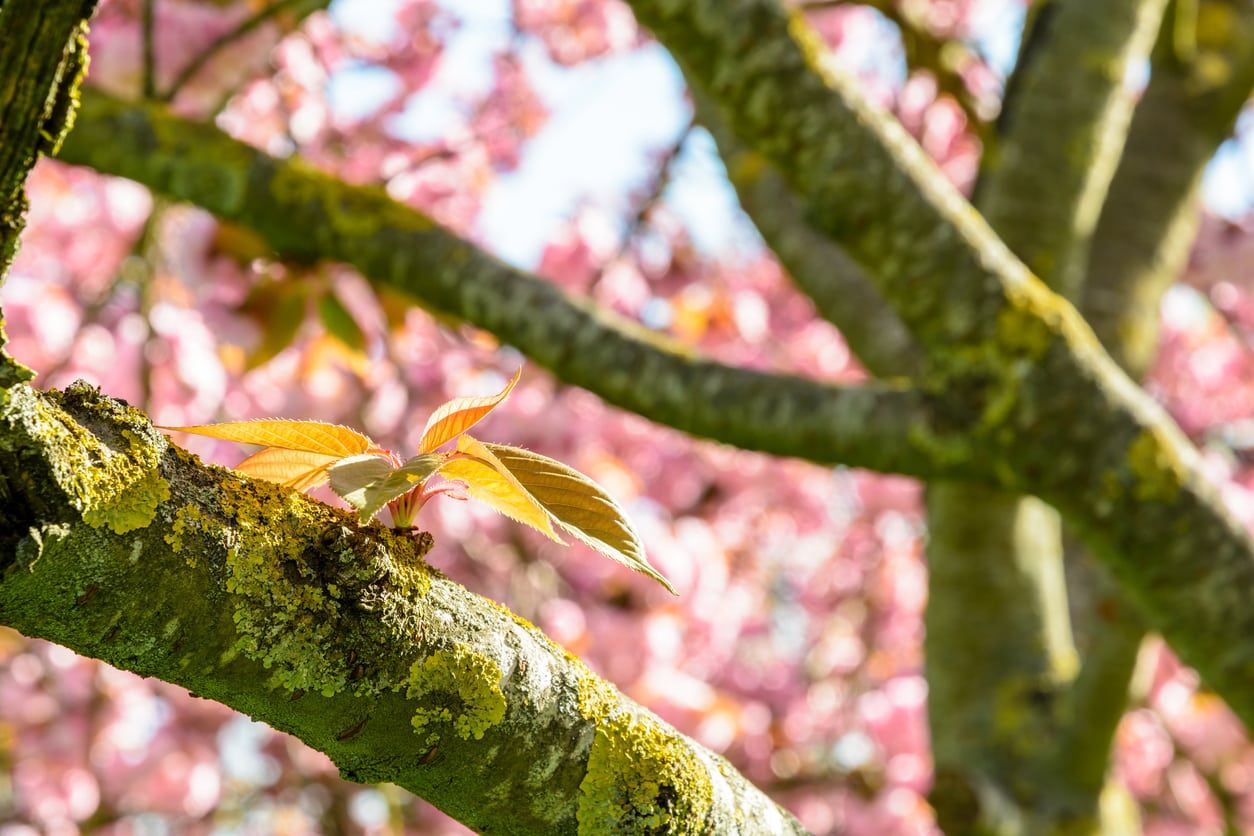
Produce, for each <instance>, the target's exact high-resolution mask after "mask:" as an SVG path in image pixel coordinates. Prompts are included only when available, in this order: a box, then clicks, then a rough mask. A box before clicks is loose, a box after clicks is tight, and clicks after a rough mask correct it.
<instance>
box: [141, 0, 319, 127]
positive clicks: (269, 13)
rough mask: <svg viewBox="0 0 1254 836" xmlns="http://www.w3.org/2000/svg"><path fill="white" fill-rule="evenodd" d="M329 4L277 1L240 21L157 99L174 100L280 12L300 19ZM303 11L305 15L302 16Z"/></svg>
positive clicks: (290, 0) (212, 44) (182, 72)
mask: <svg viewBox="0 0 1254 836" xmlns="http://www.w3.org/2000/svg"><path fill="white" fill-rule="evenodd" d="M328 2H329V0H276V2H274V3H271V4H270V5H269V6H266V7H265V8H264V9H262V10H261V11H259V12H256V13H254V14H253V15H251V16H250V17H247V18H245V19H244V20H242V21H240V23H239V25H238V26H236V27H235V28H234V29H232V30H230V31H229V32H224V33H223V34H222V35H220V36H218V37H217V38H215V39H214V41H213V42H212V43H210V44H209V46H207V47H205V49H204V50H203V51H201V53H200V54H199V55H197V56H196V57H195V58H193V59H192V60H191V62H190V63H189V64H188V65H187V66H185V67H184V68H183V69H182V70H180V71H179V74H178V75H177V76H176V77H175V79H174V81H173V82H171V83H170V86H169V87H168V88H167V89H166V91H165V92H164V93H162V94H161V95H160V97H159V98H160V100H161V101H163V102H170V101H173V100H174V97H175V96H177V95H178V94H179V92H180V91H181V90H182V89H183V88H184V87H185V86H186V85H187V83H188V82H189V81H191V80H192V79H193V78H194V77H195V76H196V74H197V73H199V72H200V71H201V70H202V69H204V68H205V65H206V64H208V63H209V61H210V60H212V59H213V57H214V56H215V55H217V54H218V53H219V52H221V51H222V50H223V49H225V48H226V47H228V46H230V45H231V44H233V43H235V42H236V41H238V40H240V39H241V38H243V37H244V36H246V35H248V34H249V33H251V32H253V31H254V30H256V29H257V28H259V27H260V26H262V25H263V24H265V23H266V22H267V21H269V20H270V19H272V18H274V17H275V16H276V15H278V14H279V13H280V12H282V11H286V10H288V9H291V10H293V11H296V12H297V14H298V15H300V16H301V17H303V16H304V15H307V14H312V13H313V12H315V11H317V10H318V9H321V8H325V7H326V6H327V4H328ZM302 12H303V13H304V14H301V13H302Z"/></svg>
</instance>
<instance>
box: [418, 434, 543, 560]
mask: <svg viewBox="0 0 1254 836" xmlns="http://www.w3.org/2000/svg"><path fill="white" fill-rule="evenodd" d="M457 450H458V452H461V453H466V454H468V455H470V456H473V457H474V458H458V459H452V460H450V461H447V462H445V463H444V464H442V465H441V466H440V470H439V474H440V475H441V476H443V477H445V478H446V479H457V480H459V481H461V482H465V483H466V494H467V496H469V497H470V498H471V499H477V500H479V501H480V502H482V503H484V504H486V505H490V506H491V507H492V508H493V509H494V510H496V511H499V512H500V513H502V514H504V515H505V516H507V517H509V518H510V519H511V520H514V521H516V522H520V523H523V524H524V525H529V526H531V527H532V528H534V529H536V530H537V531H539V532H540V533H542V534H544V535H545V536H546V537H548V538H550V539H551V540H554V541H556V542H558V543H561V542H562V538H561V537H558V536H557V532H556V531H554V530H553V522H552V521H551V520H550V519H549V514H548V512H547V511H545V510H544V507H543V506H542V505H540V503H539V502H537V501H536V498H535V497H533V496H532V495H531V494H530V493H528V492H527V489H526V488H524V487H523V486H522V483H521V482H519V481H518V480H517V479H515V478H514V475H513V474H512V473H510V471H509V468H507V467H505V465H503V464H501V462H500V461H499V460H498V459H497V457H496V456H495V455H494V454H493V453H492V451H491V450H489V449H488V448H487V447H486V446H485V445H483V444H482V443H480V442H478V441H476V440H475V439H473V438H471V437H470V436H468V435H463V436H462V437H461V438H459V439H458V440H457Z"/></svg>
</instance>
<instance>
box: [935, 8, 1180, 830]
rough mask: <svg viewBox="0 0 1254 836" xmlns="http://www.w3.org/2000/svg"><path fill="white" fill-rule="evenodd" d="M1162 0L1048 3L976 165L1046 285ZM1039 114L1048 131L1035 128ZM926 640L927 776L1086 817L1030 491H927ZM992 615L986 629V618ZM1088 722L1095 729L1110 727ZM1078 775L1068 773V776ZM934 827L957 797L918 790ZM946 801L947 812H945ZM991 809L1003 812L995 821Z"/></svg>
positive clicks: (1049, 577) (1096, 183)
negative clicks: (1032, 49)
mask: <svg viewBox="0 0 1254 836" xmlns="http://www.w3.org/2000/svg"><path fill="white" fill-rule="evenodd" d="M1164 5H1165V0H1059V2H1058V4H1057V6H1056V8H1055V11H1054V14H1053V16H1052V18H1051V20H1050V25H1049V28H1048V33H1047V36H1046V37H1044V38H1041V39H1040V40H1039V41H1038V46H1037V48H1036V49H1037V52H1036V57H1035V59H1034V60H1032V61H1030V62H1028V63H1027V64H1026V65H1024V66H1022V67H1020V68H1019V69H1018V70H1017V71H1016V78H1015V80H1014V86H1015V89H1016V91H1017V94H1016V96H1015V97H1014V98H1013V99H1012V100H1010V101H1009V102H1008V103H1007V107H1008V108H1009V112H1008V113H1007V114H1006V117H1007V118H1006V119H1004V120H1003V122H1002V124H1003V125H1004V126H1005V127H1004V132H1003V134H1002V135H1001V136H1000V137H999V138H998V141H997V142H996V144H995V145H994V151H993V152H992V153H991V154H990V157H991V159H990V160H987V161H986V162H985V165H984V167H983V170H982V172H981V179H980V185H979V188H978V198H977V206H978V207H979V209H980V210H981V211H982V212H983V214H984V217H985V219H986V220H987V221H988V222H989V224H991V225H992V227H993V229H994V230H995V231H996V232H997V234H998V235H1000V236H1001V238H1002V240H1003V241H1004V242H1005V243H1006V245H1007V246H1009V247H1010V249H1011V250H1013V251H1014V252H1015V254H1016V255H1017V256H1019V257H1020V258H1021V259H1023V261H1024V262H1025V263H1026V264H1027V265H1028V266H1029V267H1030V268H1032V269H1033V271H1034V272H1035V273H1036V275H1037V276H1039V277H1040V278H1041V279H1042V281H1044V282H1045V283H1046V284H1048V285H1049V286H1050V287H1051V288H1053V289H1054V290H1056V291H1057V292H1059V293H1061V294H1063V295H1065V296H1068V297H1074V296H1075V294H1076V292H1077V291H1078V289H1079V282H1080V279H1081V278H1082V277H1083V275H1084V269H1083V268H1084V266H1085V262H1086V260H1087V254H1088V252H1089V245H1090V242H1091V240H1092V235H1093V229H1094V227H1095V226H1096V225H1097V219H1098V213H1099V211H1100V209H1101V206H1102V202H1103V200H1104V198H1105V196H1106V193H1107V189H1108V187H1109V185H1110V181H1111V178H1112V177H1113V176H1114V173H1115V168H1116V165H1117V163H1118V160H1119V152H1120V149H1121V148H1122V147H1123V144H1124V138H1125V136H1126V132H1127V127H1128V122H1129V119H1130V117H1131V114H1132V104H1133V91H1132V90H1131V89H1128V88H1127V87H1126V86H1125V84H1124V79H1125V78H1126V76H1127V73H1128V69H1129V67H1130V66H1132V65H1133V64H1134V63H1135V62H1137V61H1140V60H1144V59H1145V58H1146V57H1147V56H1148V54H1149V51H1150V47H1151V46H1152V44H1153V42H1154V35H1155V32H1156V31H1157V28H1158V24H1159V23H1160V21H1161V18H1162V11H1163V7H1164ZM1045 126H1048V129H1044V128H1045ZM927 511H928V529H929V532H930V533H931V536H930V537H929V540H928V547H927V553H928V566H929V572H930V582H929V587H928V611H927V643H926V656H927V659H928V684H929V692H928V693H929V699H928V713H929V716H930V717H931V718H932V721H933V723H932V725H933V729H934V731H933V735H932V745H933V755H934V758H935V762H936V769H937V771H938V773H949V774H952V781H942V782H938V784H937V786H938V787H946V786H949V785H950V784H961V783H966V784H968V785H970V786H973V787H985V788H986V790H985V793H986V794H987V795H994V796H996V801H995V802H994V803H984V804H981V805H980V809H979V810H978V814H979V816H980V817H981V819H982V820H983V821H982V822H981V824H980V825H979V826H982V827H987V828H988V829H990V830H996V829H1000V828H1002V827H1005V826H1006V825H1007V822H1006V821H1004V819H1005V818H1006V816H1007V811H1009V815H1010V817H1012V818H1013V819H1015V820H1019V821H1024V822H1030V823H1031V824H1030V825H1028V829H1029V830H1031V831H1032V832H1040V833H1046V832H1056V831H1065V830H1070V829H1078V828H1080V827H1081V826H1082V825H1085V826H1088V827H1096V819H1097V814H1098V797H1099V794H1100V793H1101V790H1102V783H1103V782H1102V780H1101V778H1102V772H1100V771H1099V772H1098V780H1097V782H1096V783H1095V784H1093V785H1092V786H1091V787H1088V788H1087V789H1088V790H1089V792H1087V793H1081V792H1076V791H1074V787H1075V786H1076V785H1073V784H1067V786H1066V790H1067V792H1066V793H1065V795H1066V796H1067V797H1066V799H1065V802H1062V801H1060V800H1059V797H1060V796H1061V795H1063V794H1064V793H1062V792H1059V791H1056V790H1057V787H1058V785H1059V784H1061V783H1064V782H1065V779H1064V778H1063V777H1062V776H1063V774H1065V771H1064V773H1061V774H1060V773H1059V771H1058V769H1057V763H1056V762H1055V759H1054V758H1053V756H1052V748H1053V747H1052V742H1053V741H1054V740H1056V739H1057V738H1058V737H1059V735H1060V734H1061V733H1063V732H1064V731H1067V732H1070V731H1076V732H1078V733H1081V734H1082V733H1083V732H1080V731H1079V729H1075V728H1073V727H1075V726H1079V727H1080V729H1083V728H1084V727H1085V724H1086V721H1087V719H1088V718H1084V717H1070V718H1062V717H1059V716H1057V711H1058V709H1057V706H1058V703H1059V701H1060V699H1065V697H1066V695H1067V693H1068V692H1069V690H1070V686H1071V681H1072V678H1073V677H1074V676H1075V673H1076V671H1077V669H1078V659H1077V655H1076V651H1075V647H1074V643H1073V640H1072V636H1071V625H1070V614H1069V612H1068V607H1067V595H1066V584H1065V580H1064V572H1063V547H1062V531H1061V520H1060V518H1059V515H1058V513H1057V512H1056V511H1054V510H1053V509H1052V508H1049V507H1048V506H1046V505H1045V504H1044V503H1042V502H1041V501H1040V500H1039V499H1036V498H1034V497H1021V496H1014V495H1011V494H1003V493H997V492H993V491H988V490H983V489H980V488H976V487H971V486H966V485H953V484H934V485H932V486H930V488H929V490H928V493H927ZM992 625H996V629H990V626H992ZM1113 731H1114V729H1113V728H1112V727H1108V726H1102V727H1100V728H1097V729H1094V734H1097V735H1102V734H1104V735H1105V736H1106V740H1107V741H1109V740H1110V735H1111V734H1112V733H1113ZM1077 785H1078V782H1077ZM932 802H933V805H934V806H935V807H936V809H937V818H938V821H939V822H940V824H941V826H942V828H943V829H945V830H946V831H948V832H960V831H968V830H971V829H973V828H975V827H976V826H977V824H976V822H974V821H969V820H962V816H963V815H964V814H965V813H966V811H967V810H969V809H970V805H968V804H965V803H963V804H958V805H951V804H950V803H949V799H948V798H946V797H945V796H943V795H940V794H938V795H936V796H935V797H933V799H932ZM954 808H956V809H954ZM999 819H1000V820H1001V821H999Z"/></svg>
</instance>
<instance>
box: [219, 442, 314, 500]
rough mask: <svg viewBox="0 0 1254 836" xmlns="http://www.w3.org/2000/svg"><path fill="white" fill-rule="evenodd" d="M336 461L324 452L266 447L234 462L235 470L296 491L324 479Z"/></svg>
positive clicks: (305, 489)
mask: <svg viewBox="0 0 1254 836" xmlns="http://www.w3.org/2000/svg"><path fill="white" fill-rule="evenodd" d="M336 461H337V459H336V457H335V456H328V455H326V454H325V453H308V452H305V451H304V450H284V449H283V448H281V447H267V448H265V449H264V450H259V451H258V452H256V453H253V454H252V455H251V456H249V457H248V458H246V459H244V460H243V461H242V462H240V463H239V464H237V465H235V469H236V470H237V471H238V472H240V473H243V474H244V475H245V476H252V477H253V478H254V479H265V480H267V481H269V482H278V483H279V484H280V485H286V486H287V487H289V488H295V489H296V490H298V491H307V490H309V489H310V488H316V487H317V486H318V485H321V484H324V483H325V482H326V481H327V478H328V477H327V468H328V467H330V466H331V465H332V464H334V463H335V462H336Z"/></svg>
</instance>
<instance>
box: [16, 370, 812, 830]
mask: <svg viewBox="0 0 1254 836" xmlns="http://www.w3.org/2000/svg"><path fill="white" fill-rule="evenodd" d="M0 494H2V495H3V496H2V497H0V498H2V499H3V502H0V623H3V624H6V625H9V626H12V627H15V628H17V629H18V630H21V631H22V632H24V633H26V634H27V635H30V636H38V637H41V638H47V639H50V640H52V641H56V642H59V643H61V644H64V645H66V646H68V647H70V648H73V649H74V650H77V651H79V652H81V653H85V654H88V655H91V656H94V657H97V658H100V659H103V660H105V661H108V662H110V663H112V664H114V665H117V666H119V667H122V668H126V669H128V670H133V671H136V672H138V673H141V674H144V675H148V676H155V677H159V678H161V679H164V680H166V681H169V682H174V683H177V684H180V685H183V686H184V687H187V688H189V689H190V690H191V691H192V692H193V693H196V694H199V695H202V696H206V697H210V698H212V699H216V700H220V701H222V702H224V703H226V704H227V705H230V706H233V707H235V708H237V709H239V710H241V711H244V712H245V713H247V714H249V715H251V716H253V717H256V718H258V719H260V720H263V721H265V722H267V723H269V724H271V725H272V726H274V727H275V728H278V729H281V730H283V731H287V732H289V733H292V734H294V735H296V736H297V737H299V738H301V739H302V740H304V741H305V742H306V743H308V744H309V745H311V746H313V747H314V748H316V749H319V750H321V751H324V752H326V753H327V754H328V755H329V756H330V757H331V758H332V760H334V761H335V762H336V764H338V765H339V767H340V769H341V770H342V772H343V774H344V775H346V776H347V777H349V778H351V779H353V780H359V781H369V782H376V781H391V782H395V783H397V784H400V785H401V786H404V787H406V788H408V789H410V790H411V791H413V792H415V793H417V794H419V795H421V796H423V797H424V798H427V799H428V800H430V801H431V802H432V803H434V804H436V805H437V806H439V807H441V808H442V809H444V810H445V811H447V812H449V813H450V814H451V815H453V816H455V817H456V818H458V819H460V820H461V821H463V822H465V823H466V824H468V825H470V826H471V827H475V828H480V829H484V830H491V831H493V832H502V833H545V834H548V833H563V832H575V831H577V830H579V831H583V832H592V833H611V832H627V833H638V832H643V831H644V830H645V829H646V828H647V827H654V828H656V829H657V831H658V832H673V833H715V832H717V833H734V832H754V833H792V832H800V829H799V826H798V825H797V823H796V822H795V821H794V820H793V819H792V818H791V817H790V816H788V814H787V813H784V812H782V811H781V810H780V809H779V808H777V807H776V806H775V805H774V804H773V803H772V802H770V801H769V800H768V799H767V798H766V797H765V796H763V795H762V794H761V793H760V792H759V791H757V790H756V789H754V788H753V787H752V786H751V785H750V784H748V783H747V782H746V781H745V780H744V779H743V778H742V777H740V776H739V775H738V774H737V773H736V772H735V771H734V770H733V769H732V768H731V767H730V766H729V765H728V764H727V763H726V762H724V761H723V760H722V759H720V758H718V757H716V756H714V755H712V754H710V753H709V752H707V751H705V750H703V749H701V748H700V747H699V746H698V745H697V744H695V743H693V742H692V741H691V740H689V739H687V738H685V737H683V736H682V735H680V734H678V733H677V732H675V731H673V730H672V729H670V728H669V727H667V726H665V725H664V724H663V723H662V722H661V721H659V720H658V719H657V718H655V717H654V716H653V715H651V714H649V713H648V712H647V711H644V710H643V709H641V708H639V707H637V706H635V705H633V704H632V703H630V702H629V701H628V700H627V699H626V698H624V697H623V696H622V695H621V694H620V693H619V692H618V691H617V690H615V689H614V688H613V687H612V686H610V685H608V684H606V683H604V682H603V681H601V680H599V679H597V678H596V677H595V676H593V675H592V674H591V673H590V672H589V671H588V669H587V668H586V667H585V666H584V665H582V664H581V663H580V662H579V661H578V660H576V659H574V658H573V657H571V656H570V655H569V654H566V653H564V652H563V651H562V650H561V649H560V648H558V647H556V646H555V645H553V644H552V643H551V642H550V641H548V639H546V638H545V637H544V636H543V634H541V633H540V632H539V631H537V630H536V629H535V628H534V627H532V626H531V625H530V624H527V623H526V622H524V621H522V620H521V619H518V618H516V617H514V616H513V615H511V614H510V613H509V612H508V611H507V610H505V609H504V608H503V607H500V606H498V605H496V604H494V603H492V602H491V601H487V600H485V599H482V598H479V597H478V596H475V595H473V594H471V593H470V592H468V591H467V590H465V589H464V588H462V587H460V586H458V585H457V584H454V583H452V582H451V581H449V580H448V579H446V578H444V577H443V576H442V575H441V574H440V573H439V572H437V571H435V570H434V569H432V568H430V567H429V566H428V565H427V564H426V563H425V561H424V554H425V553H426V551H427V550H428V548H429V547H430V545H431V541H430V538H429V537H428V536H427V535H421V536H417V537H411V536H401V535H396V534H393V533H392V532H390V531H389V530H387V529H384V528H383V527H381V526H379V525H378V524H372V525H369V526H361V525H358V524H357V523H356V522H355V521H354V518H353V517H352V516H351V515H349V514H346V513H343V512H340V511H337V510H335V509H333V508H330V507H329V506H326V505H322V504H320V503H317V502H314V501H312V500H310V499H308V498H306V497H304V496H302V495H300V494H297V493H295V492H292V491H290V490H287V489H283V488H279V487H278V486H274V485H269V484H267V483H260V482H253V481H249V480H246V479H243V478H241V477H239V476H237V475H235V474H233V473H231V472H229V471H226V470H223V469H221V468H216V467H206V466H204V465H202V464H200V463H199V462H198V461H197V460H196V459H195V458H194V457H192V456H190V455H188V454H186V453H184V452H183V451H181V450H179V449H177V448H175V447H174V446H173V445H170V444H169V443H168V442H167V441H166V440H165V439H164V438H163V437H162V436H161V435H160V434H159V433H157V432H156V431H154V430H153V428H152V427H151V425H150V424H149V423H148V421H147V419H146V418H145V417H144V416H143V414H142V413H140V412H138V411H137V410H134V409H130V408H127V407H124V406H122V405H120V404H118V403H117V402H115V401H111V400H109V399H107V398H105V397H103V396H101V395H100V394H99V393H97V392H95V391H94V390H92V389H90V388H89V387H86V386H81V385H76V386H73V387H71V388H70V389H69V390H67V391H66V392H65V393H64V394H58V393H50V394H46V395H45V394H42V393H39V392H37V391H36V390H34V389H31V388H30V387H28V386H15V387H12V388H10V389H8V390H5V391H4V392H3V393H0Z"/></svg>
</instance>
